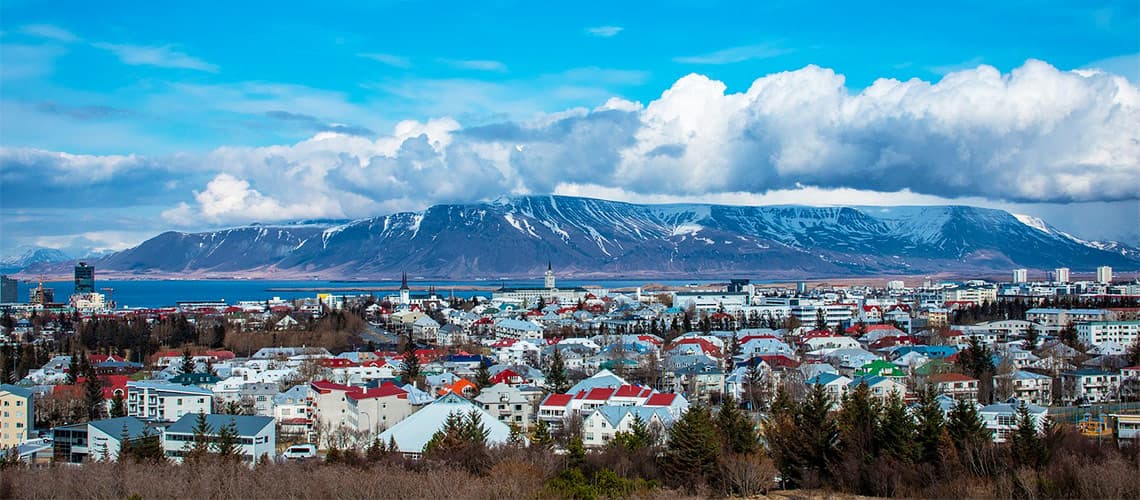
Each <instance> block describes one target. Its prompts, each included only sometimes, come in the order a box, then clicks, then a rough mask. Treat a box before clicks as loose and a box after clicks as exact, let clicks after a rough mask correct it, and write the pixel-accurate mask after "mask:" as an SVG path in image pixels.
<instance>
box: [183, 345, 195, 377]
mask: <svg viewBox="0 0 1140 500" xmlns="http://www.w3.org/2000/svg"><path fill="white" fill-rule="evenodd" d="M179 368H180V371H181V372H182V373H194V369H195V364H194V356H192V355H191V354H190V349H186V350H185V351H182V364H181V365H180V367H179Z"/></svg>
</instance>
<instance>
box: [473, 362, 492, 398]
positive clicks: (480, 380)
mask: <svg viewBox="0 0 1140 500" xmlns="http://www.w3.org/2000/svg"><path fill="white" fill-rule="evenodd" d="M480 358H482V357H481V356H480ZM475 386H476V387H478V388H479V389H480V390H483V389H486V388H487V387H490V386H491V370H490V369H489V367H488V366H487V360H486V359H480V360H479V368H478V369H477V370H475Z"/></svg>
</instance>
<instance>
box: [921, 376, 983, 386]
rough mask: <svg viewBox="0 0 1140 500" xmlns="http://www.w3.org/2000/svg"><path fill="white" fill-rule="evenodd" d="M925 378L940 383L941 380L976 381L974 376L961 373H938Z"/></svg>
mask: <svg viewBox="0 0 1140 500" xmlns="http://www.w3.org/2000/svg"><path fill="white" fill-rule="evenodd" d="M926 380H928V381H930V382H934V383H936V384H937V383H941V382H977V381H978V379H976V378H974V377H968V376H966V375H963V374H961V373H938V374H935V375H931V376H930V377H928V378H927V379H926Z"/></svg>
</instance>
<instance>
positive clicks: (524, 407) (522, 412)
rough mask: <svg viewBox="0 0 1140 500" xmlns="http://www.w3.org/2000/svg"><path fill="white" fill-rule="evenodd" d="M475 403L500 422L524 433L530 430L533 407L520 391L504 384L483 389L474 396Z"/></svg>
mask: <svg viewBox="0 0 1140 500" xmlns="http://www.w3.org/2000/svg"><path fill="white" fill-rule="evenodd" d="M475 403H476V404H478V405H480V406H482V407H483V409H484V410H486V411H487V413H490V414H491V415H492V416H494V417H496V418H498V419H499V421H500V422H503V423H505V424H508V425H511V424H513V425H516V426H518V427H519V428H520V429H522V430H524V431H525V430H527V429H529V428H530V424H531V422H532V421H533V420H534V405H533V404H531V402H530V401H529V400H528V399H527V398H526V396H524V395H523V393H522V391H520V390H519V389H518V388H516V387H512V386H510V385H507V384H505V383H499V384H495V385H493V386H491V387H488V388H486V389H483V391H482V392H480V393H479V395H478V396H475Z"/></svg>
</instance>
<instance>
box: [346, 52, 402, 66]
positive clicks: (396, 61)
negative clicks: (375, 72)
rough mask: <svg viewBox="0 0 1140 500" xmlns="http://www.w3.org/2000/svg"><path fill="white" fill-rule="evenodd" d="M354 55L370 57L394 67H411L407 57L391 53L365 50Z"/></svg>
mask: <svg viewBox="0 0 1140 500" xmlns="http://www.w3.org/2000/svg"><path fill="white" fill-rule="evenodd" d="M356 55H357V56H359V57H363V58H365V59H371V60H373V61H376V62H378V63H382V64H387V65H388V66H392V67H394V68H410V67H412V60H411V59H408V58H407V57H401V56H394V55H392V54H380V53H376V52H365V53H360V54H356Z"/></svg>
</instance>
